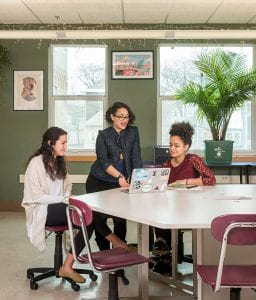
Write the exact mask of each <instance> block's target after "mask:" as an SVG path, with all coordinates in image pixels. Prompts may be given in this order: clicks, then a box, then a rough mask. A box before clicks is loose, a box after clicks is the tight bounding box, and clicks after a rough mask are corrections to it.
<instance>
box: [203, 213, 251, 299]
mask: <svg viewBox="0 0 256 300" xmlns="http://www.w3.org/2000/svg"><path fill="white" fill-rule="evenodd" d="M211 233H212V235H213V237H214V238H215V239H216V240H217V241H220V242H221V243H222V244H221V251H220V258H219V264H218V265H197V272H198V274H199V275H200V277H201V278H202V280H203V282H205V283H207V284H209V285H211V287H212V288H213V290H214V291H215V292H217V291H219V290H220V289H221V288H230V300H240V292H241V288H252V289H253V288H255V287H256V265H249V264H239V262H235V264H232V265H226V264H224V260H225V255H226V250H227V248H228V247H227V245H239V246H244V245H247V246H248V245H256V215H253V214H244V215H242V214H230V215H223V216H218V217H216V218H215V219H214V220H213V221H212V223H211Z"/></svg>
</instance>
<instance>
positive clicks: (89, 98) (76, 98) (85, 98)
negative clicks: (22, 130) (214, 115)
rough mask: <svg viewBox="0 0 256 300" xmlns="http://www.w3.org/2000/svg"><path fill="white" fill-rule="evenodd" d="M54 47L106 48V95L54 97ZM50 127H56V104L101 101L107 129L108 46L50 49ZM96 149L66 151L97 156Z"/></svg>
mask: <svg viewBox="0 0 256 300" xmlns="http://www.w3.org/2000/svg"><path fill="white" fill-rule="evenodd" d="M54 47H66V48H68V47H80V48H104V49H105V94H99V95H53V71H54V70H53V49H54ZM48 54H49V55H48V66H49V69H48V87H49V88H48V126H49V127H50V126H55V102H56V101H61V100H62V101H63V100H71V101H99V99H102V102H103V114H102V118H103V128H105V127H106V120H105V118H104V111H105V110H106V107H107V105H108V66H109V64H108V46H107V45H94V44H88V45H87V44H72V45H70V44H52V45H50V46H49V49H48ZM95 155H96V152H95V149H94V150H93V149H91V150H89V149H88V150H86V149H84V150H79V149H69V150H68V151H66V156H67V157H68V156H88V157H91V156H95Z"/></svg>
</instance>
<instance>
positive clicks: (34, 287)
mask: <svg viewBox="0 0 256 300" xmlns="http://www.w3.org/2000/svg"><path fill="white" fill-rule="evenodd" d="M30 288H31V290H37V289H38V284H37V283H36V282H33V281H32V280H30Z"/></svg>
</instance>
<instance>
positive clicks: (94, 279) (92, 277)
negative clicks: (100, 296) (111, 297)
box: [90, 274, 98, 281]
mask: <svg viewBox="0 0 256 300" xmlns="http://www.w3.org/2000/svg"><path fill="white" fill-rule="evenodd" d="M90 279H91V280H92V281H96V280H97V279H98V276H97V275H96V274H91V275H90Z"/></svg>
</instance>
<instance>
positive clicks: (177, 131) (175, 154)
mask: <svg viewBox="0 0 256 300" xmlns="http://www.w3.org/2000/svg"><path fill="white" fill-rule="evenodd" d="M193 134H194V129H193V127H192V126H191V125H190V123H188V122H178V123H174V124H173V125H172V126H171V129H170V132H169V135H170V144H169V152H170V157H171V158H170V160H168V161H165V162H164V163H163V167H167V168H170V169H171V171H170V177H169V180H168V184H171V185H172V184H173V185H175V184H184V185H199V186H200V185H215V184H216V179H215V176H214V175H213V173H212V171H211V170H210V169H209V168H208V167H207V166H206V165H205V163H204V162H203V160H202V159H201V158H200V157H199V156H198V155H196V154H190V153H188V151H189V148H190V147H191V144H192V136H193ZM155 235H156V241H155V243H154V245H153V251H152V252H153V254H155V255H165V254H168V253H170V249H171V233H170V230H165V229H160V228H155ZM155 269H157V266H156V268H155Z"/></svg>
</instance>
